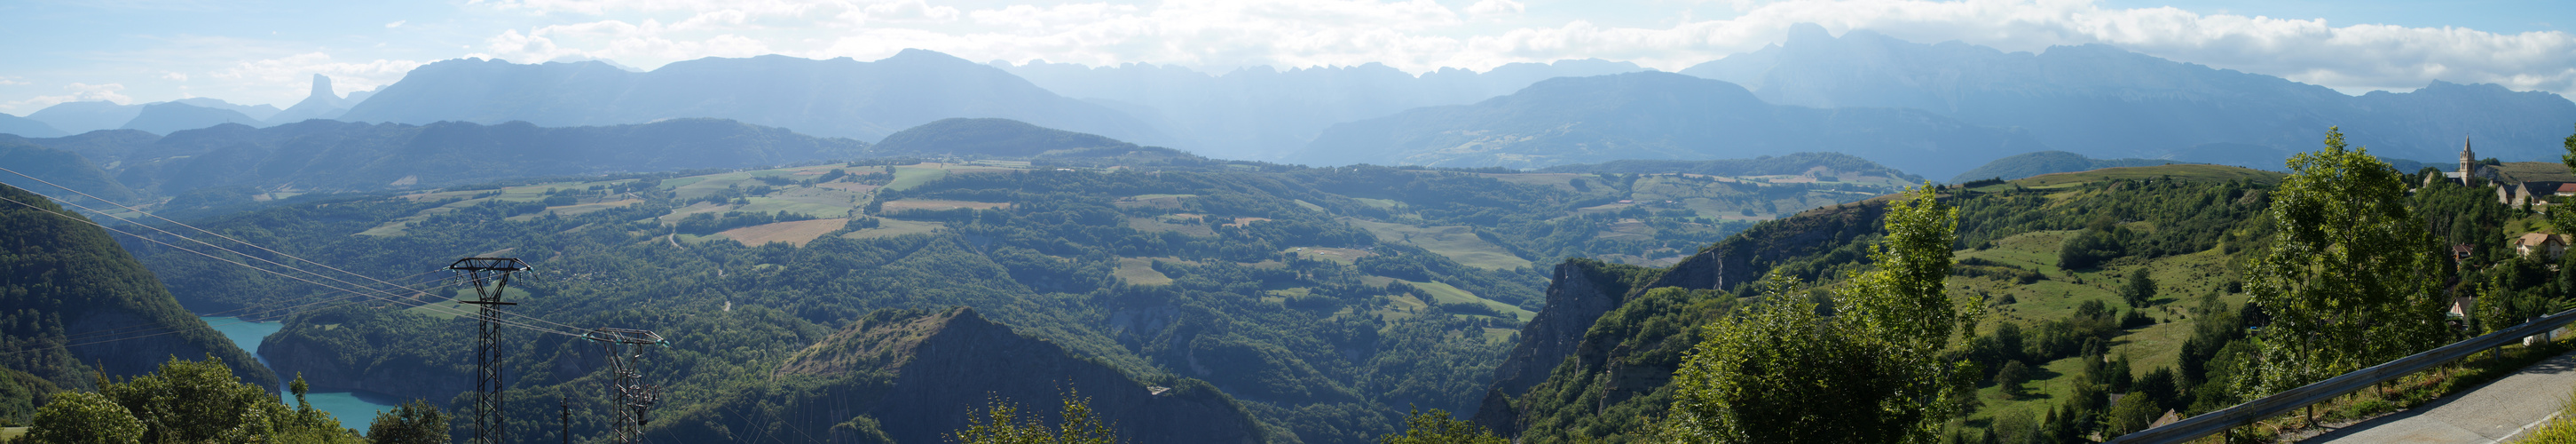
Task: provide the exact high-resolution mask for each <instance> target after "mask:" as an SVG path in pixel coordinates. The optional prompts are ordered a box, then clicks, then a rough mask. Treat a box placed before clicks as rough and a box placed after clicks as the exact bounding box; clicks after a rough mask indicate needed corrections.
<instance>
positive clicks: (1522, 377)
mask: <svg viewBox="0 0 2576 444" xmlns="http://www.w3.org/2000/svg"><path fill="white" fill-rule="evenodd" d="M1886 207H1887V205H1886V202H1885V198H1880V199H1872V200H1869V201H1864V202H1859V203H1852V204H1842V205H1836V206H1831V207H1825V208H1819V209H1815V210H1809V211H1807V212H1804V213H1800V214H1798V215H1795V216H1792V217H1789V218H1784V219H1780V220H1777V221H1772V222H1769V223H1764V224H1762V225H1759V226H1755V227H1754V228H1752V229H1749V230H1745V231H1744V232H1743V233H1741V234H1738V235H1736V236H1730V237H1728V238H1727V239H1726V240H1724V241H1720V242H1718V243H1717V244H1715V245H1711V246H1709V247H1708V248H1705V249H1702V250H1700V252H1699V253H1698V254H1695V255H1692V256H1691V257H1690V258H1688V259H1684V260H1682V262H1681V263H1678V264H1674V265H1673V267H1672V268H1668V269H1661V270H1657V269H1651V268H1644V267H1637V266H1631V265H1620V264H1609V263H1604V262H1599V261H1592V260H1583V259H1578V260H1570V261H1566V262H1565V263H1563V264H1559V265H1557V268H1556V275H1555V277H1554V282H1553V283H1551V284H1550V285H1549V286H1548V290H1547V306H1546V307H1545V308H1541V309H1540V310H1539V313H1538V315H1537V316H1536V317H1534V318H1532V319H1531V321H1530V323H1529V325H1527V326H1524V327H1522V328H1521V343H1520V344H1519V345H1518V346H1515V347H1513V349H1512V352H1511V354H1510V355H1508V356H1507V357H1505V358H1504V359H1503V362H1502V363H1501V364H1499V365H1497V366H1496V367H1495V369H1494V381H1493V383H1492V384H1491V385H1490V386H1489V387H1488V388H1487V389H1486V393H1485V399H1484V401H1483V402H1481V403H1479V405H1478V407H1477V411H1476V415H1475V416H1474V417H1473V419H1472V421H1474V422H1475V423H1477V424H1479V425H1483V426H1485V427H1488V428H1491V429H1494V430H1495V431H1496V432H1499V433H1502V434H1504V435H1517V434H1519V432H1520V431H1521V430H1523V429H1524V428H1525V427H1527V426H1528V425H1529V424H1530V421H1531V420H1532V419H1533V418H1530V417H1529V416H1530V415H1533V414H1536V413H1534V412H1528V411H1523V410H1524V406H1525V405H1527V404H1526V402H1525V400H1523V399H1522V397H1523V396H1526V395H1528V394H1529V392H1530V391H1531V390H1532V388H1534V387H1538V386H1541V385H1547V384H1555V385H1558V386H1563V385H1565V384H1597V385H1598V386H1597V387H1596V388H1594V389H1589V390H1585V391H1584V392H1585V393H1587V394H1586V395H1584V399H1583V400H1582V401H1583V402H1584V403H1585V404H1584V405H1588V406H1592V407H1591V410H1593V411H1596V412H1598V411H1607V410H1609V409H1610V407H1611V406H1612V405H1614V404H1618V403H1621V402H1624V401H1628V400H1631V399H1636V398H1639V397H1641V396H1646V395H1649V394H1652V393H1654V392H1655V391H1657V390H1660V389H1663V388H1664V386H1666V385H1668V384H1670V383H1671V381H1672V373H1673V371H1674V370H1675V369H1677V368H1679V367H1678V362H1679V361H1678V360H1677V357H1678V353H1677V352H1675V350H1678V349H1677V348H1675V347H1685V348H1686V347H1688V345H1689V344H1687V343H1674V342H1673V341H1688V340H1690V339H1689V338H1688V337H1686V336H1687V335H1686V334H1677V332H1673V331H1662V332H1661V333H1658V334H1661V335H1665V336H1658V337H1651V338H1636V337H1631V336H1633V335H1637V334H1646V333H1643V332H1639V331H1633V326H1631V328H1630V329H1628V330H1617V329H1614V330H1608V331H1594V329H1595V324H1598V323H1600V322H1602V317H1604V316H1605V315H1610V314H1612V313H1613V312H1618V311H1620V309H1621V306H1622V305H1625V304H1628V303H1629V302H1631V301H1634V300H1637V299H1638V298H1639V296H1640V295H1644V294H1646V292H1647V291H1648V290H1653V289H1658V288H1668V287H1670V288H1681V289H1686V290H1719V291H1723V290H1729V289H1732V288H1734V287H1736V286H1738V285H1741V284H1744V283H1748V282H1753V281H1755V280H1758V279H1761V278H1762V274H1763V273H1765V272H1767V270H1769V269H1770V268H1772V267H1773V266H1775V265H1777V264H1779V263H1781V262H1783V261H1789V260H1794V259H1797V258H1802V257H1808V256H1813V255H1816V254H1819V253H1827V252H1837V251H1839V250H1836V248H1839V247H1842V246H1845V245H1848V244H1850V243H1851V242H1853V241H1856V240H1860V239H1862V237H1863V236H1865V235H1868V234H1870V233H1874V232H1876V231H1877V230H1878V225H1877V224H1878V219H1879V217H1880V216H1881V215H1882V214H1884V213H1885V212H1886ZM1836 254H1839V253H1836ZM1630 315H1631V316H1638V315H1641V314H1638V313H1630ZM1632 323H1633V322H1632ZM1568 366H1570V367H1569V368H1565V369H1560V368H1559V367H1568ZM1551 377H1556V378H1571V379H1568V380H1562V381H1559V380H1551V379H1550V378H1551Z"/></svg>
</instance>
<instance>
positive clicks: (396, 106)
mask: <svg viewBox="0 0 2576 444" xmlns="http://www.w3.org/2000/svg"><path fill="white" fill-rule="evenodd" d="M690 117H711V118H723V119H733V120H739V121H743V122H746V123H751V124H755V125H764V126H777V127H785V128H790V129H794V130H796V131H798V132H802V133H806V134H813V135H817V136H826V137H849V138H856V139H862V140H871V141H873V140H877V139H881V138H884V137H885V136H886V135H887V134H891V133H893V132H895V131H898V130H902V129H904V128H910V127H913V126H917V125H920V124H923V123H929V122H930V121H933V120H939V119H942V118H948V117H1001V118H1008V119H1013V120H1020V121H1025V122H1029V123H1032V124H1037V125H1041V126H1046V127H1051V128H1062V129H1067V130H1072V131H1080V132H1086V133H1093V134H1100V135H1104V136H1110V137H1115V138H1119V139H1123V140H1130V141H1136V142H1139V143H1160V142H1161V141H1162V140H1163V139H1164V137H1163V136H1162V134H1161V133H1160V132H1158V131H1155V130H1154V129H1153V128H1152V127H1151V126H1149V125H1146V124H1145V123H1144V122H1142V121H1139V120H1136V119H1135V118H1133V117H1130V116H1128V115H1127V114H1126V113H1121V112H1118V111H1116V110H1111V109H1109V108H1106V107H1102V106H1100V105H1096V104H1091V103H1088V102H1083V101H1079V100H1073V99H1070V98H1065V97H1063V96H1058V95H1056V94H1055V93H1052V92H1048V91H1047V90H1046V89H1044V88H1039V87H1038V86H1037V85H1033V84H1030V83H1029V82H1028V81H1027V80H1022V79H1020V78H1019V77H1016V76H1012V75H1011V74H1010V73H1007V72H1003V71H1002V70H999V69H994V68H993V67H989V66H984V65H979V64H976V63H973V62H968V61H966V60H964V59H959V58H956V57H950V56H948V55H946V54H940V53H936V52H930V51H921V50H906V51H904V52H902V53H901V54H896V55H895V56H894V57H888V58H886V59H884V60H878V61H874V62H861V61H856V60H850V59H847V58H838V59H831V60H810V59H801V58H795V57H786V56H760V57H752V58H747V59H724V58H707V59H698V60H691V61H685V62H678V63H672V64H669V65H664V66H662V68H661V69H655V70H653V71H649V72H641V73H638V72H627V71H625V70H620V69H617V68H616V67H612V66H609V65H607V64H604V63H596V62H579V63H545V64H536V65H520V64H513V63H509V62H504V61H499V60H481V59H467V60H449V61H444V62H438V63H431V64H429V65H425V66H422V67H420V68H418V69H415V70H413V71H412V72H411V74H409V75H406V76H405V77H403V80H402V81H401V82H398V83H395V84H393V85H390V86H386V87H385V88H384V89H383V90H382V91H381V92H379V93H377V94H376V95H375V96H374V97H372V98H369V99H368V100H367V101H366V102H362V103H359V104H357V105H356V106H355V107H352V108H350V109H349V112H348V114H346V115H343V116H341V118H340V119H341V120H350V121H361V122H394V123H409V124H426V123H432V122H439V121H462V122H476V123H484V124H495V123H501V122H509V121H525V122H529V123H534V124H537V125H539V126H582V125H617V124H631V123H645V122H651V121H656V120H662V119H674V118H690Z"/></svg>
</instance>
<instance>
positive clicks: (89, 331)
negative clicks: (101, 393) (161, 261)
mask: <svg viewBox="0 0 2576 444" xmlns="http://www.w3.org/2000/svg"><path fill="white" fill-rule="evenodd" d="M0 198H5V199H6V200H9V201H16V202H17V203H0V276H6V278H5V279H0V333H5V334H0V338H5V340H0V352H6V353H8V356H10V359H7V360H6V361H5V362H0V368H5V369H7V370H9V372H0V374H9V375H11V376H16V373H13V372H23V373H25V374H28V375H32V376H33V377H36V378H41V380H42V381H47V382H50V385H51V386H54V387H59V388H62V389H74V390H78V389H87V388H89V386H90V385H91V384H92V383H93V382H94V381H96V379H93V378H97V377H109V376H114V377H134V376H140V375H143V374H146V373H151V372H153V371H154V370H156V369H157V368H158V366H159V365H160V364H161V363H163V362H166V361H168V360H170V359H173V358H178V359H189V360H202V359H206V358H207V357H210V356H211V357H214V358H220V359H223V361H224V364H225V365H226V366H228V367H231V368H232V370H233V374H235V375H239V376H240V377H241V378H242V380H244V381H246V382H249V383H252V384H257V385H260V386H263V387H269V388H270V389H271V390H275V389H276V388H277V385H278V383H277V382H278V379H277V374H276V373H273V372H271V371H269V369H268V367H266V366H263V365H261V364H260V363H259V362H258V361H257V360H255V359H253V358H252V357H251V355H250V354H249V353H245V352H243V350H241V349H240V348H238V347H236V346H234V344H233V342H232V341H231V340H227V339H225V338H224V336H223V335H222V334H220V333H217V332H216V331H215V330H214V329H211V328H207V325H206V322H205V321H202V320H199V319H197V317H196V316H195V315H194V314H191V313H189V312H188V310H187V309H185V308H182V307H181V306H180V305H179V301H178V300H177V299H174V298H172V297H171V296H170V292H169V291H168V290H167V289H165V288H164V287H163V286H162V283H161V281H160V280H159V279H156V278H154V274H153V272H152V271H150V270H147V269H145V268H144V267H143V263H142V262H140V261H137V260H136V259H135V256H134V255H133V254H131V253H128V252H127V251H126V249H124V248H121V247H119V246H118V245H117V243H116V241H115V240H113V239H111V238H109V237H108V232H107V230H102V229H99V228H98V227H94V226H91V225H89V224H87V223H84V222H82V221H78V220H74V219H72V218H66V217H63V216H61V215H58V214H48V213H67V212H68V211H66V210H64V209H62V207H59V206H56V205H55V204H54V203H52V202H50V201H48V200H46V199H45V198H44V197H42V196H38V195H36V194H34V193H28V192H26V191H24V190H20V189H17V188H15V187H10V186H0ZM102 339H108V340H102ZM9 379H10V380H7V381H0V384H5V385H11V386H18V385H21V384H25V383H26V382H27V381H24V380H21V379H17V378H15V377H13V378H9ZM11 388H12V389H0V415H7V416H11V417H12V419H15V420H19V421H23V420H24V419H25V418H24V417H22V416H17V415H16V414H18V413H23V411H21V412H11V411H9V410H14V409H13V408H10V407H23V406H27V404H24V402H25V399H9V398H16V397H17V396H21V395H26V394H28V393H26V392H24V391H20V390H14V389H15V388H17V387H11ZM40 395H41V394H40ZM20 423H21V424H23V422H20Z"/></svg>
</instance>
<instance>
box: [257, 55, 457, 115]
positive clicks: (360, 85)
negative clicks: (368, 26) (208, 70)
mask: <svg viewBox="0 0 2576 444" xmlns="http://www.w3.org/2000/svg"><path fill="white" fill-rule="evenodd" d="M420 65H421V62H418V61H411V60H384V59H377V60H373V61H365V62H340V61H335V60H333V59H332V58H331V55H330V54H326V53H320V52H308V53H303V54H296V55H292V56H287V57H280V58H274V59H263V60H253V61H248V62H241V63H239V64H236V65H233V66H232V67H230V68H225V69H223V70H221V71H216V72H215V73H214V74H213V76H214V77H215V78H218V79H225V80H233V81H236V82H239V83H243V84H246V87H245V88H244V89H249V90H262V91H268V92H269V94H268V95H276V96H283V97H295V98H302V97H304V93H305V91H306V90H307V89H308V88H310V87H311V86H312V83H311V82H312V79H313V75H314V74H321V75H325V76H330V77H331V87H332V89H335V90H338V91H339V92H341V93H347V92H349V91H365V90H371V89H376V88H381V87H383V86H385V85H390V84H393V83H394V82H395V81H399V80H402V77H403V74H406V73H410V72H411V69H412V68H417V67H420ZM290 103H291V102H290Z"/></svg>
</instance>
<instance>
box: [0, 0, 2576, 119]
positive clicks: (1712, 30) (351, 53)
mask: <svg viewBox="0 0 2576 444" xmlns="http://www.w3.org/2000/svg"><path fill="white" fill-rule="evenodd" d="M1796 23H1817V24H1821V25H1823V26H1824V27H1825V28H1826V29H1828V30H1830V31H1832V32H1833V33H1835V34H1837V35H1839V34H1841V33H1843V32H1845V31H1849V30H1852V29H1869V30H1873V31H1877V32H1880V33H1883V34H1887V35H1891V36H1895V37H1898V38H1902V39H1906V40H1911V41H1916V42H1924V43H1933V42H1942V41H1950V40H1958V41H1964V42H1967V43H1973V44H1979V45H1987V46H1993V47H1996V48H2000V49H2003V50H2006V51H2034V52H2036V51H2044V50H2046V49H2047V48H2048V47H2050V46H2055V45H2079V44H2088V43H2101V44H2110V45H2114V46H2119V47H2122V48H2125V49H2128V50H2131V51H2137V52H2141V53H2145V54H2148V55H2153V56H2157V57H2163V58H2167V59H2172V60H2177V61H2183V62H2190V63H2199V64H2203V65H2209V66H2212V67H2217V68H2225V69H2236V70H2241V71H2246V72H2253V73H2259V74H2268V75H2275V76H2281V77H2284V78H2288V79H2290V80H2295V81H2300V82H2307V83H2313V84H2318V85H2324V86H2327V87H2331V88H2335V89H2336V90H2338V91H2343V92H2345V93H2348V94H2359V93H2363V92H2368V91H2373V90H2388V91H2401V92H2402V91H2409V90H2413V89H2415V88H2420V87H2423V86H2424V85H2426V84H2428V83H2430V82H2432V81H2434V80H2443V81H2450V82H2455V83H2495V84H2501V85H2504V86H2505V87H2507V88H2511V89H2514V90H2518V91H2548V92H2553V93H2557V94H2560V95H2569V96H2576V2H2571V1H2565V0H2454V1H2444V2H2406V1H2384V0H2350V1H2331V2H2329V1H2315V0H2267V1H2262V2H2226V1H2197V0H2195V1H2156V0H1964V1H1927V0H1782V1H1757V0H1636V1H1600V0H1592V1H1573V0H1167V1H1107V2H1093V1H986V0H959V1H950V0H736V1H718V0H446V1H426V2H406V1H382V2H349V1H303V0H9V1H6V2H0V112H5V113H10V114H15V115H22V116H23V115H26V114H27V113H31V112H34V111H36V110H39V109H43V108H44V107H46V106H50V105H53V104H55V103H60V102H64V101H75V100H108V101H113V102H118V103H127V104H133V103H147V102H157V101H168V100H177V99H183V98H190V97H213V98H218V99H224V100H227V101H231V102H233V103H242V104H263V103H265V104H273V105H275V106H277V107H279V108H285V107H287V106H291V105H293V104H294V103H295V102H296V101H298V100H302V99H303V98H304V96H305V95H306V91H307V88H309V86H310V79H311V76H312V75H313V74H317V73H318V74H324V75H328V76H331V77H332V79H333V82H334V83H335V84H336V86H338V89H339V92H340V93H342V94H346V93H348V92H350V91H356V90H369V89H375V88H379V87H382V86H384V85H387V84H391V83H393V82H395V81H398V80H401V79H402V76H403V74H404V73H405V72H408V71H409V70H410V69H411V68H413V67H416V66H419V65H421V64H424V63H429V62H434V61H438V60H445V59H455V58H466V57H482V58H500V59H505V60H510V61H514V62H521V63H533V62H543V61H549V60H581V59H601V60H608V61H613V62H615V63H619V64H622V65H626V66H631V67H635V68H640V69H653V68H657V67H660V66H661V65H663V64H667V63H670V62H674V61H681V60H690V59H697V58H702V57H746V56H753V55H761V54H784V55H790V56H797V57H808V58H833V57H851V58H855V59H859V60H875V59H880V58H884V57H887V56H891V55H894V53H895V52H897V51H900V50H902V49H905V48H922V49H929V50H934V51H940V52H945V53H949V54H952V55H956V56H958V57H962V58H966V59H968V60H977V61H996V60H998V61H1005V62H1010V63H1027V62H1029V61H1032V60H1046V61H1050V62H1057V63H1081V64H1088V65H1094V66H1099V65H1111V64H1124V63H1151V64H1161V65H1178V66H1183V67H1188V68H1192V69H1197V70H1201V71H1206V72H1211V73H1216V72H1225V71H1229V70H1233V69H1238V68H1242V67H1247V66H1259V65H1268V66H1272V67H1278V68H1283V69H1284V68H1293V67H1310V66H1348V65H1359V64H1365V63H1372V62H1374V63H1384V64H1386V65H1388V66H1392V67H1395V68H1397V69H1402V70H1406V71H1411V72H1415V73H1421V72H1427V71H1433V70H1437V69H1439V68H1442V67H1456V68H1468V69H1477V70H1484V69H1490V68H1493V67H1495V66H1500V65H1502V64H1506V63H1513V62H1546V61H1553V60H1560V59H1581V58H1599V59H1607V60H1616V61H1630V62H1635V63H1637V64H1639V65H1643V66H1646V67H1650V68H1655V69H1661V70H1665V71H1678V70H1680V69H1682V68H1686V67H1689V66H1691V65H1694V64H1698V63H1701V62H1706V61H1709V60H1715V59H1718V58H1722V57H1725V56H1727V55H1730V54H1736V53H1741V52H1747V51H1752V50H1756V49H1760V48H1761V47H1763V46H1764V45H1768V44H1773V43H1776V42H1778V41H1780V40H1781V39H1782V38H1783V37H1784V35H1785V33H1786V31H1787V29H1788V27H1789V26H1790V25H1792V24H1796Z"/></svg>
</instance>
